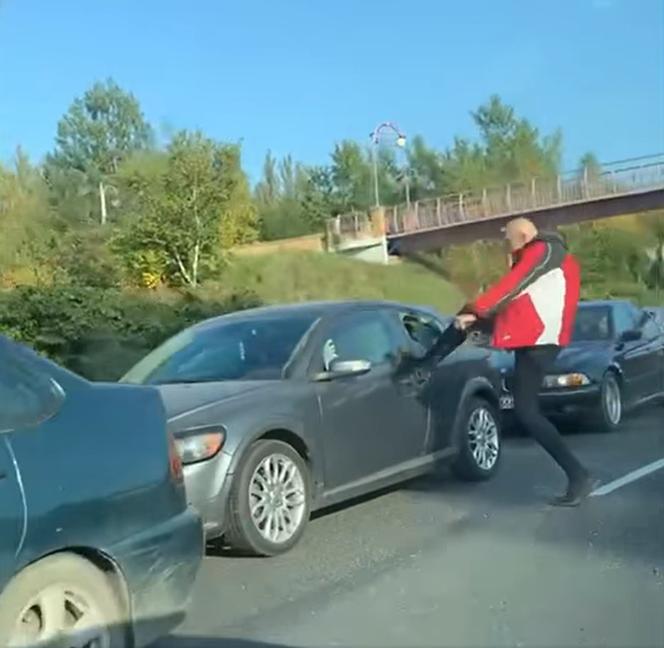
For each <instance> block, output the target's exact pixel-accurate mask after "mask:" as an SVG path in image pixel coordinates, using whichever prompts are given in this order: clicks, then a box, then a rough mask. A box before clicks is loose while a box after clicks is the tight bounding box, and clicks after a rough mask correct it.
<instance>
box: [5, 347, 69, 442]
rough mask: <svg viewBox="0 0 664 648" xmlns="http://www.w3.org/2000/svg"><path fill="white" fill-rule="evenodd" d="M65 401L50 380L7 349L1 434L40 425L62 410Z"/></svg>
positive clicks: (56, 386)
mask: <svg viewBox="0 0 664 648" xmlns="http://www.w3.org/2000/svg"><path fill="white" fill-rule="evenodd" d="M63 398H64V393H63V391H62V389H61V388H60V386H59V385H58V384H57V383H56V382H55V381H54V380H53V379H52V378H51V377H50V376H48V375H46V374H44V373H43V372H42V371H39V369H38V368H37V367H33V366H32V365H31V364H30V363H29V362H27V361H25V360H24V359H23V358H19V357H17V356H16V355H15V354H13V353H11V352H9V351H7V347H5V349H4V350H3V351H0V432H7V431H10V430H20V429H22V428H27V427H33V426H35V425H37V424H39V423H41V422H42V421H44V420H46V419H48V418H50V417H51V416H53V415H54V414H55V413H56V412H57V411H58V410H59V409H60V406H61V404H62V401H63Z"/></svg>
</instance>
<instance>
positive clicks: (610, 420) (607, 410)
mask: <svg viewBox="0 0 664 648" xmlns="http://www.w3.org/2000/svg"><path fill="white" fill-rule="evenodd" d="M622 418H623V398H622V389H621V387H620V382H619V381H618V376H616V374H615V373H614V372H613V371H607V372H606V373H605V374H604V378H603V379H602V384H601V387H600V399H599V405H598V408H597V411H596V412H594V413H593V415H592V416H591V417H590V423H591V425H592V426H593V429H596V430H598V431H600V432H613V431H614V430H616V429H617V428H618V427H619V426H620V423H621V422H622Z"/></svg>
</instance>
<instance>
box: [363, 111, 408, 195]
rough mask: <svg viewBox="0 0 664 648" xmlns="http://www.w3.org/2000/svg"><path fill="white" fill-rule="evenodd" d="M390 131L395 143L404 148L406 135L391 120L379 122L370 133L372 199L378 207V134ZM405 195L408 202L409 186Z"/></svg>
mask: <svg viewBox="0 0 664 648" xmlns="http://www.w3.org/2000/svg"><path fill="white" fill-rule="evenodd" d="M387 131H391V132H392V133H393V134H394V135H395V136H396V140H395V145H396V146H397V147H399V148H405V146H406V136H405V135H404V134H403V133H402V132H401V131H400V130H399V127H398V126H397V125H396V124H393V123H392V122H383V123H382V124H379V125H378V126H377V127H376V128H375V129H374V130H373V132H372V133H371V135H370V137H371V143H372V144H373V147H372V158H373V160H372V162H373V176H374V199H375V201H376V207H380V193H379V189H378V145H379V143H380V136H381V134H382V133H384V132H387ZM406 183H408V178H407V177H406ZM406 195H407V197H408V202H410V187H408V186H407V188H406Z"/></svg>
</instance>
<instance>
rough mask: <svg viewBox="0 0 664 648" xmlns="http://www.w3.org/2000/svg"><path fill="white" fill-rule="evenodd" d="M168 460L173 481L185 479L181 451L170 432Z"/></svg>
mask: <svg viewBox="0 0 664 648" xmlns="http://www.w3.org/2000/svg"><path fill="white" fill-rule="evenodd" d="M168 461H169V464H170V472H171V478H172V479H173V481H176V482H182V481H184V474H183V472H182V459H181V458H180V453H179V452H178V449H177V446H176V445H175V439H174V438H173V435H172V434H171V433H170V432H169V433H168Z"/></svg>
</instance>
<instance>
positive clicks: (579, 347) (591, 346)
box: [555, 340, 613, 373]
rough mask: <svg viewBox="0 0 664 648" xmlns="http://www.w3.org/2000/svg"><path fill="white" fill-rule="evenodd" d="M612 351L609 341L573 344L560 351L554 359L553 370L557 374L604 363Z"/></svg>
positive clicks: (611, 344)
mask: <svg viewBox="0 0 664 648" xmlns="http://www.w3.org/2000/svg"><path fill="white" fill-rule="evenodd" d="M612 349H613V343H612V342H610V341H606V340H605V341H599V342H575V343H573V344H570V346H568V347H565V348H564V349H562V350H561V352H560V354H559V355H558V357H557V358H556V363H555V370H556V372H559V373H564V372H570V371H578V370H580V369H583V368H584V367H587V366H590V365H594V364H596V363H597V362H604V361H605V358H606V356H607V355H608V354H609V353H610V352H611V350H612Z"/></svg>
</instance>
